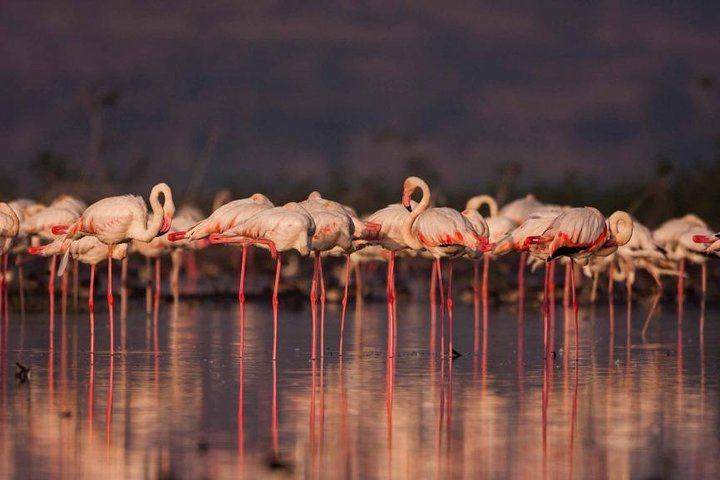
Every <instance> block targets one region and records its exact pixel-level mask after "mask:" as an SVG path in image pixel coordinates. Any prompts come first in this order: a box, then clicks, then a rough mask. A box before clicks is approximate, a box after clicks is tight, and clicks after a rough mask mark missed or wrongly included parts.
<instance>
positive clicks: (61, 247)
mask: <svg viewBox="0 0 720 480" xmlns="http://www.w3.org/2000/svg"><path fill="white" fill-rule="evenodd" d="M111 248H112V254H111V256H112V258H113V259H115V260H122V259H124V258H125V257H126V256H127V252H128V244H127V243H120V244H117V245H113V246H112V247H111ZM65 252H67V253H68V254H69V255H70V257H72V258H73V259H74V260H78V261H79V262H81V263H85V264H88V265H90V291H89V292H88V311H89V312H90V353H91V354H93V353H94V352H95V315H93V314H94V313H95V299H94V297H95V293H94V292H95V268H96V266H97V264H98V263H100V262H102V261H103V260H106V259H107V258H108V247H107V245H105V244H104V243H102V242H101V241H100V240H98V239H97V238H96V237H82V238H79V239H77V240H70V239H66V240H62V239H57V240H55V241H54V242H52V243H49V244H47V245H42V246H36V247H29V248H28V253H30V254H31V255H41V256H43V257H48V256H54V255H59V254H62V253H65Z"/></svg>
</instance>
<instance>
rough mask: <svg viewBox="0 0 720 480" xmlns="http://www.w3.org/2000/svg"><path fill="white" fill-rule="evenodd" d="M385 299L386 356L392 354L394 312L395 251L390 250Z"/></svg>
mask: <svg viewBox="0 0 720 480" xmlns="http://www.w3.org/2000/svg"><path fill="white" fill-rule="evenodd" d="M387 300H388V357H390V358H392V356H393V354H394V346H393V338H394V336H395V333H394V326H395V323H394V312H395V252H393V251H391V252H390V257H389V258H388V271H387Z"/></svg>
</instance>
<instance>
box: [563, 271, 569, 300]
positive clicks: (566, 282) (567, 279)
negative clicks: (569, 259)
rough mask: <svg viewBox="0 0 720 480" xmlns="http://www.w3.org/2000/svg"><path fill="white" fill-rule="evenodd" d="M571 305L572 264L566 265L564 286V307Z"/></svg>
mask: <svg viewBox="0 0 720 480" xmlns="http://www.w3.org/2000/svg"><path fill="white" fill-rule="evenodd" d="M568 306H570V264H569V263H568V264H566V265H565V284H564V286H563V308H568Z"/></svg>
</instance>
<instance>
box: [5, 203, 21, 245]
mask: <svg viewBox="0 0 720 480" xmlns="http://www.w3.org/2000/svg"><path fill="white" fill-rule="evenodd" d="M0 213H4V214H5V215H7V216H8V217H10V218H11V221H12V226H11V228H10V231H8V232H7V236H11V237H15V236H17V234H18V232H19V230H20V219H18V216H17V215H16V214H15V210H13V209H12V208H10V205H8V204H7V203H5V202H0Z"/></svg>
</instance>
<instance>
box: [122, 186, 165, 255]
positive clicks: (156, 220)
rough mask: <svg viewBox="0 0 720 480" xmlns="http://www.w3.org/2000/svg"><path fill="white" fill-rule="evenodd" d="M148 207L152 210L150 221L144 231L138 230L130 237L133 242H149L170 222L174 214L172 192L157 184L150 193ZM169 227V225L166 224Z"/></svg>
mask: <svg viewBox="0 0 720 480" xmlns="http://www.w3.org/2000/svg"><path fill="white" fill-rule="evenodd" d="M161 193H162V194H163V197H164V199H163V202H162V203H160V199H159V196H160V194H161ZM150 207H151V208H152V213H153V216H152V219H151V220H150V221H149V222H147V224H146V226H145V228H144V229H140V230H139V231H138V232H135V233H134V234H133V236H132V238H133V239H134V240H139V241H141V242H149V241H151V240H152V239H153V238H155V237H157V236H158V233H159V232H160V229H161V228H162V227H163V226H165V225H166V223H167V222H170V221H171V220H172V216H173V215H174V214H175V204H174V203H173V198H172V191H171V190H170V187H169V186H168V185H167V184H165V183H158V184H157V185H155V186H154V187H153V189H152V190H151V191H150ZM167 225H168V227H169V223H168V224H167Z"/></svg>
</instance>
